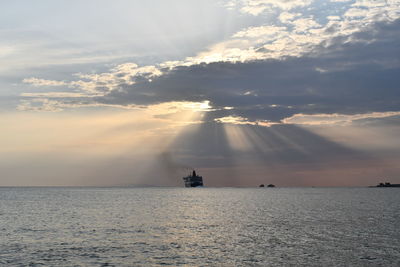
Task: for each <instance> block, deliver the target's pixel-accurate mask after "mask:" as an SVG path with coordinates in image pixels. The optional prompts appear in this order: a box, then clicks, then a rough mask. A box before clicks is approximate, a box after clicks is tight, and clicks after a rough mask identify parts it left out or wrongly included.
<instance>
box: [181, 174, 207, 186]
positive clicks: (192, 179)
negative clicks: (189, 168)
mask: <svg viewBox="0 0 400 267" xmlns="http://www.w3.org/2000/svg"><path fill="white" fill-rule="evenodd" d="M183 181H184V182H185V187H199V186H203V177H202V176H199V175H197V174H196V171H195V170H193V172H192V174H191V175H188V176H186V177H183Z"/></svg>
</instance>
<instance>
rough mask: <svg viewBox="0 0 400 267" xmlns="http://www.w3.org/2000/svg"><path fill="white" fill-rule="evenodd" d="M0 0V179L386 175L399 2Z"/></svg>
mask: <svg viewBox="0 0 400 267" xmlns="http://www.w3.org/2000/svg"><path fill="white" fill-rule="evenodd" d="M0 7H1V8H0V125H1V131H0V148H1V149H0V186H182V185H183V182H182V177H183V176H185V175H187V174H188V173H189V172H190V170H191V169H193V168H195V169H196V170H197V172H198V173H199V174H201V175H202V176H203V177H204V183H205V185H206V186H217V187H220V186H228V187H230V186H238V187H253V186H258V185H259V184H262V183H263V184H269V183H273V184H275V185H277V186H366V185H375V184H377V183H378V182H386V181H387V182H392V183H400V166H399V164H398V163H399V162H400V139H399V138H398V136H399V133H400V1H399V0H330V1H329V0H325V1H319V0H302V1H300V0H280V1H278V0H201V1H198V0H169V1H165V0H147V1H139V0H115V1H105V0H85V1H78V0H68V1H67V0H57V1H54V0H36V1H24V0H21V1H12V0H3V1H2V2H1V4H0Z"/></svg>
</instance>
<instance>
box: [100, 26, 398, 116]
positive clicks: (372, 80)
mask: <svg viewBox="0 0 400 267" xmlns="http://www.w3.org/2000/svg"><path fill="white" fill-rule="evenodd" d="M399 55H400V21H399V20H397V21H395V22H393V23H377V24H375V25H373V26H371V27H369V28H368V30H365V31H362V32H358V33H355V34H353V35H351V36H349V37H347V38H335V39H332V40H330V41H329V42H325V43H322V44H321V45H320V46H319V47H317V48H316V49H315V50H314V51H313V52H311V53H309V54H308V55H305V56H303V57H299V58H293V57H291V58H285V59H281V60H263V61H252V62H246V63H229V62H217V63H211V64H199V65H193V66H189V67H183V66H181V67H177V68H175V69H173V70H171V71H169V72H167V73H166V74H164V75H162V76H160V77H157V78H154V79H153V80H152V81H151V82H150V81H148V80H146V79H138V80H137V83H136V84H134V85H126V84H121V85H120V90H116V91H113V92H111V93H109V94H108V95H106V96H105V97H102V98H98V99H97V101H99V102H101V103H106V104H139V105H147V104H155V103H161V102H167V101H204V100H209V101H211V104H212V105H213V106H214V107H221V108H222V107H233V109H230V110H221V111H214V112H213V113H214V114H213V115H211V117H212V116H215V117H219V116H226V115H237V116H243V117H246V118H249V119H250V120H257V119H265V120H272V121H279V120H281V119H283V118H285V117H288V116H291V115H293V114H296V113H306V114H317V113H344V114H355V113H365V112H372V111H393V110H398V109H399V107H400V98H399V89H400V88H399V84H400V57H399ZM272 105H273V106H272Z"/></svg>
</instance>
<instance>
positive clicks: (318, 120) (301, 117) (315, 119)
mask: <svg viewBox="0 0 400 267" xmlns="http://www.w3.org/2000/svg"><path fill="white" fill-rule="evenodd" d="M399 115H400V111H396V112H372V113H364V114H353V115H345V114H337V113H335V114H313V115H310V114H295V115H293V116H292V117H289V118H285V119H283V120H282V122H283V123H288V124H302V125H326V124H335V125H339V124H340V125H347V124H350V123H352V122H354V121H357V120H365V119H377V118H387V117H393V116H399Z"/></svg>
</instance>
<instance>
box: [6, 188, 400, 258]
mask: <svg viewBox="0 0 400 267" xmlns="http://www.w3.org/2000/svg"><path fill="white" fill-rule="evenodd" d="M0 266H400V188H158V187H154V188H153V187H149V188H132V187H126V188H121V187H119V188H118V187H113V188H91V187H14V188H13V187H2V188H0Z"/></svg>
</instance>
